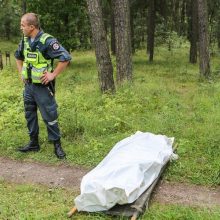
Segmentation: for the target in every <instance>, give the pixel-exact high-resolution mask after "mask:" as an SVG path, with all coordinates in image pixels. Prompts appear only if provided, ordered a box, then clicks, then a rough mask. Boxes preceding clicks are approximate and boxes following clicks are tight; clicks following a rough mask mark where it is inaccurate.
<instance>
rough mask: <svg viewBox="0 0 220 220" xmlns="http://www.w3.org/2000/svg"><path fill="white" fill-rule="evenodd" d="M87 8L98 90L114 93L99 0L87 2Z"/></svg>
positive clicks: (110, 63)
mask: <svg viewBox="0 0 220 220" xmlns="http://www.w3.org/2000/svg"><path fill="white" fill-rule="evenodd" d="M87 6H88V12H89V18H90V23H91V28H92V36H93V43H94V46H95V53H96V63H97V67H98V76H99V82H100V89H101V91H102V92H107V91H111V92H114V91H115V85H114V79H113V67H112V62H111V57H110V54H109V48H108V43H107V36H106V32H105V28H104V22H103V17H102V10H101V4H100V0H87Z"/></svg>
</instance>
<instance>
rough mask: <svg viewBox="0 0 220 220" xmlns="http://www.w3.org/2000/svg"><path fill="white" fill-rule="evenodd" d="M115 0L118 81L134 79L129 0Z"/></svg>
mask: <svg viewBox="0 0 220 220" xmlns="http://www.w3.org/2000/svg"><path fill="white" fill-rule="evenodd" d="M112 1H114V17H115V40H116V62H117V82H118V83H122V82H123V81H124V80H125V79H127V80H129V81H130V80H132V51H131V30H130V29H131V28H130V6H129V0H112Z"/></svg>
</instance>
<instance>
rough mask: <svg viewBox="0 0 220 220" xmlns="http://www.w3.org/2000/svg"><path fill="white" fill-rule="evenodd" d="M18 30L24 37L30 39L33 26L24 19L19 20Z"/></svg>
mask: <svg viewBox="0 0 220 220" xmlns="http://www.w3.org/2000/svg"><path fill="white" fill-rule="evenodd" d="M20 25H21V26H20V29H21V30H22V32H23V34H24V36H25V37H30V36H31V33H32V32H33V30H34V26H33V25H30V24H28V23H27V21H26V19H25V17H23V18H21V24H20Z"/></svg>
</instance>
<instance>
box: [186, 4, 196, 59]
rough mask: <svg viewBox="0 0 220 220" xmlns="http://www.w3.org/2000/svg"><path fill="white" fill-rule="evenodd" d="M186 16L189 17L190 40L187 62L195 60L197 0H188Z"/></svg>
mask: <svg viewBox="0 0 220 220" xmlns="http://www.w3.org/2000/svg"><path fill="white" fill-rule="evenodd" d="M188 10H189V13H188V17H189V41H190V55H189V62H190V63H196V62H197V41H198V7H197V0H190V1H189V2H188Z"/></svg>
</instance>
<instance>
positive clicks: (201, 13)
mask: <svg viewBox="0 0 220 220" xmlns="http://www.w3.org/2000/svg"><path fill="white" fill-rule="evenodd" d="M207 13H208V12H207V1H206V0H198V20H199V64H200V65H199V67H200V75H201V77H205V78H209V77H210V76H211V71H210V55H209V45H208V43H209V40H208V16H207Z"/></svg>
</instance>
